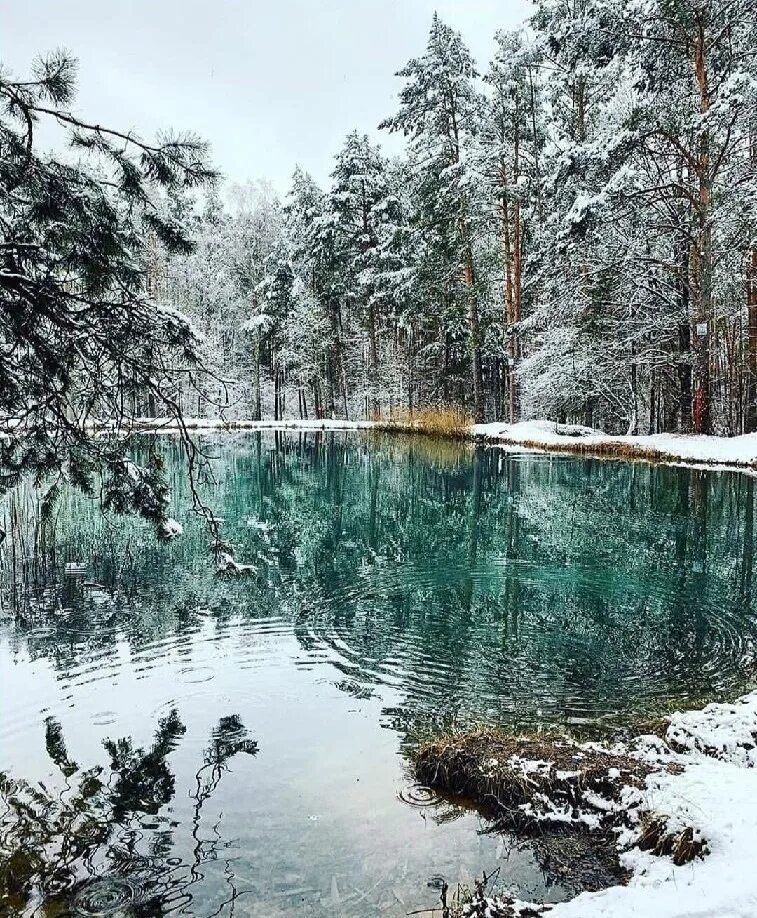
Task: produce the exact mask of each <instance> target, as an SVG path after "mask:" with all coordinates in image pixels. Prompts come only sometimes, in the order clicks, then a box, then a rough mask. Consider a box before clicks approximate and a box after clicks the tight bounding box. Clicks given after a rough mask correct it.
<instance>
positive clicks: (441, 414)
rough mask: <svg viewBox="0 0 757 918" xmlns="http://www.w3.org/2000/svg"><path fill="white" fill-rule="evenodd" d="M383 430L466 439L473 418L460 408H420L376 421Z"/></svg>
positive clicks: (396, 413)
mask: <svg viewBox="0 0 757 918" xmlns="http://www.w3.org/2000/svg"><path fill="white" fill-rule="evenodd" d="M377 423H378V425H379V427H380V428H382V429H385V430H402V431H407V432H415V433H424V434H429V435H430V436H434V437H455V438H461V437H468V436H469V435H470V427H471V426H472V424H473V418H472V417H471V416H470V415H469V414H467V413H466V412H465V411H463V409H462V408H455V407H438V408H421V409H420V410H418V411H413V412H410V411H401V412H395V414H394V415H393V416H392V418H391V420H379V421H377Z"/></svg>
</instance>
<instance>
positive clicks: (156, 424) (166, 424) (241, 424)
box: [133, 418, 376, 433]
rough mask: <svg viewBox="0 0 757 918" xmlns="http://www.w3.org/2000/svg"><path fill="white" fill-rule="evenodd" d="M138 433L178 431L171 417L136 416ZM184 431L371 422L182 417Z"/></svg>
mask: <svg viewBox="0 0 757 918" xmlns="http://www.w3.org/2000/svg"><path fill="white" fill-rule="evenodd" d="M133 426H134V429H135V430H138V431H139V432H140V433H178V432H179V431H180V429H181V428H180V426H179V424H178V423H177V422H176V420H175V419H174V418H138V419H137V420H135V421H134V422H133ZM183 426H184V428H185V429H186V430H190V431H193V430H197V431H204V430H208V431H210V430H370V429H372V428H373V427H375V426H376V425H375V424H374V423H373V421H343V420H340V419H338V418H321V419H311V420H297V419H291V420H283V421H245V420H223V419H221V418H184V425H183Z"/></svg>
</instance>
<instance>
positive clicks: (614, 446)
mask: <svg viewBox="0 0 757 918" xmlns="http://www.w3.org/2000/svg"><path fill="white" fill-rule="evenodd" d="M134 429H135V430H137V431H139V432H142V433H178V432H181V431H183V430H185V431H187V432H189V433H192V432H196V433H210V432H213V431H222V430H228V431H250V432H254V431H265V430H290V431H303V432H319V431H323V432H330V431H333V432H336V431H371V430H373V431H386V432H395V433H403V434H414V433H417V434H424V435H429V436H444V437H453V438H456V439H467V440H474V441H476V442H480V443H487V444H491V445H496V446H502V447H510V448H518V449H529V450H538V451H540V452H547V453H566V454H570V455H579V456H591V457H598V458H609V459H628V460H643V461H648V462H662V463H673V464H685V465H693V466H703V467H716V468H736V469H749V468H752V469H754V468H757V433H754V434H742V435H741V436H738V437H715V436H705V435H698V434H675V433H661V434H653V435H651V436H632V435H614V434H606V433H603V432H602V431H598V430H594V429H593V428H591V427H583V426H581V425H577V424H559V423H556V422H554V421H547V420H535V421H521V422H519V423H517V424H505V423H502V422H499V421H494V422H492V423H488V424H471V423H469V421H468V419H467V418H466V417H465V416H464V415H462V414H461V413H456V412H444V413H443V417H442V416H438V415H437V413H434V412H424V413H421V414H419V416H418V417H417V418H413V419H408V418H401V419H397V420H383V421H353V420H343V419H339V418H317V419H316V418H311V419H303V420H299V419H287V420H279V421H271V420H265V421H251V420H244V419H235V420H225V419H221V418H193V417H188V418H185V419H184V420H183V422H182V423H181V425H179V423H177V421H176V419H174V418H141V419H139V420H137V421H135V422H134Z"/></svg>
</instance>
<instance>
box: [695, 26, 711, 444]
mask: <svg viewBox="0 0 757 918" xmlns="http://www.w3.org/2000/svg"><path fill="white" fill-rule="evenodd" d="M704 16H705V13H704V12H703V11H701V12H700V13H698V16H697V20H698V21H697V34H696V37H695V39H694V69H695V73H696V80H697V86H698V89H699V111H700V113H701V114H702V115H706V114H707V112H708V111H709V110H710V87H709V77H708V73H707V61H706V58H705V20H704ZM696 178H697V185H698V196H697V207H696V227H695V237H694V241H693V245H692V253H691V293H692V307H693V316H692V318H693V320H694V333H695V334H694V342H695V349H694V395H693V403H692V416H693V421H694V430H695V431H696V432H697V433H709V432H710V429H711V425H712V419H711V405H710V320H711V317H712V228H711V209H712V189H711V187H710V186H711V180H710V136H709V131H708V130H706V129H705V130H702V132H701V136H700V138H699V149H698V151H697V157H696Z"/></svg>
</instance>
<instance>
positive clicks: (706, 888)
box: [476, 692, 757, 918]
mask: <svg viewBox="0 0 757 918" xmlns="http://www.w3.org/2000/svg"><path fill="white" fill-rule="evenodd" d="M666 740H667V743H662V741H661V740H660V739H659V738H653V737H642V738H641V739H640V740H639V741H638V748H637V751H636V752H635V753H634V754H636V755H638V756H640V757H641V758H643V759H644V760H646V761H650V762H660V763H674V764H676V765H679V766H680V767H681V769H682V770H681V771H680V773H677V774H675V773H673V774H671V773H669V772H668V771H659V772H655V773H653V774H652V775H650V776H649V777H648V778H647V779H646V787H645V789H644V790H642V791H639V790H637V789H634V788H627V790H626V792H625V793H624V799H625V803H626V804H627V806H628V808H629V809H630V810H636V811H638V813H639V814H642V813H649V814H653V815H655V816H660V817H663V818H664V819H666V820H667V826H668V829H669V830H670V831H679V830H684V829H686V828H691V829H693V830H694V833H695V837H699V838H701V839H704V841H705V843H706V848H705V852H706V853H705V855H704V857H700V858H696V859H695V860H693V861H692V862H690V863H688V864H685V865H684V866H681V867H676V866H675V865H674V864H673V862H672V860H671V859H670V858H669V857H666V856H657V855H654V854H651V853H647V852H643V851H640V850H639V848H638V847H634V845H633V841H634V833H633V832H632V831H630V832H629V831H626V836H625V837H622V836H621V838H620V839H619V844H620V845H621V847H625V846H627V845H628V844H629V843H630V847H628V849H627V850H626V851H625V853H623V854H622V855H621V861H622V862H623V863H624V864H625V866H627V867H628V868H629V869H630V870H631V871H632V874H633V876H632V878H631V880H630V882H629V884H628V885H627V886H614V887H611V888H610V889H606V890H602V891H601V892H595V893H583V894H582V895H580V896H578V897H576V898H575V899H572V900H571V901H570V902H565V903H561V904H559V905H555V906H553V907H549V906H542V907H539V906H529V908H536V909H538V911H537V914H544V915H548V916H549V918H755V916H757V872H754V873H753V872H752V871H753V866H754V852H755V850H757V769H755V768H754V765H755V763H757V751H756V749H755V746H756V745H757V692H753V693H751V694H749V695H746V696H744V697H743V698H741V699H739V700H738V701H737V702H735V703H734V704H711V705H708V706H707V707H706V708H704V709H703V710H701V711H689V712H686V713H683V714H676V715H674V716H673V718H672V719H671V723H670V726H669V728H668V730H667V733H666ZM487 905H488V913H489V914H495V915H497V914H508V911H507V910H504V909H503V910H502V911H500V909H499V908H498V906H500V907H502V903H501V902H500V903H498V902H497V900H496V899H495V900H489V902H488V903H487ZM520 905H521V906H522V907H523V908H524V909H525V904H522V903H521V904H520ZM510 907H512V906H510ZM527 913H528V912H527ZM531 913H532V914H533V912H531ZM476 914H486V910H478V911H477V912H476ZM510 914H512V912H510ZM515 914H516V915H517V914H518V911H517V910H516V912H515Z"/></svg>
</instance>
